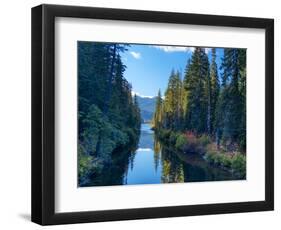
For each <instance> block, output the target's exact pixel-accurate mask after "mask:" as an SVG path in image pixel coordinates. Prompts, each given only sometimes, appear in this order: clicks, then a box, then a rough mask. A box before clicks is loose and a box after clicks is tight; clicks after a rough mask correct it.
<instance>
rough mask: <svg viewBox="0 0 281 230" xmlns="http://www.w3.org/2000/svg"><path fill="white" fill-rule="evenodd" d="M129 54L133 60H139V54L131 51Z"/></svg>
mask: <svg viewBox="0 0 281 230" xmlns="http://www.w3.org/2000/svg"><path fill="white" fill-rule="evenodd" d="M130 54H131V55H132V56H133V58H135V59H141V53H138V52H134V51H131V52H130Z"/></svg>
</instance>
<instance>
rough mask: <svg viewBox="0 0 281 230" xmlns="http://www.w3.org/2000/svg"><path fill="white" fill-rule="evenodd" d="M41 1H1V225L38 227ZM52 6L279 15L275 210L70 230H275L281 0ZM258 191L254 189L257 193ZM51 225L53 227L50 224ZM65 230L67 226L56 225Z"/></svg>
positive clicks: (280, 153) (280, 178) (279, 182)
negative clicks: (35, 112) (35, 111)
mask: <svg viewBox="0 0 281 230" xmlns="http://www.w3.org/2000/svg"><path fill="white" fill-rule="evenodd" d="M41 3H43V2H42V1H37V0H29V1H20V0H11V1H2V2H1V13H0V17H1V20H0V24H1V27H0V28H1V35H0V40H1V42H0V63H1V65H0V79H1V80H0V104H1V111H0V152H1V153H0V184H1V185H0V187H1V190H0V194H1V195H0V220H1V221H0V228H1V229H38V228H39V226H38V225H35V224H33V223H31V222H30V221H29V219H30V200H31V198H30V184H31V181H30V168H31V166H30V142H31V140H30V122H31V117H30V109H31V103H30V96H31V94H30V33H31V31H30V8H31V7H32V6H35V5H38V4H41ZM44 3H52V4H68V5H85V6H99V7H113V8H128V9H143V10H163V11H177V12H187V13H205V14H221V15H235V16H252V17H270V18H275V79H276V81H275V87H276V90H275V94H276V96H275V110H276V111H275V117H276V121H275V133H276V135H275V142H276V146H275V156H276V158H275V166H276V167H275V168H276V170H275V171H276V172H275V173H276V177H275V182H276V183H275V184H276V188H275V192H276V199H275V200H276V202H275V206H276V210H275V211H274V212H264V213H262V212H260V213H248V214H231V215H215V216H203V217H185V218H182V217H181V218H172V219H155V220H138V221H126V222H111V223H98V224H83V225H71V226H67V228H68V229H92V228H98V229H123V230H125V229H132V228H133V229H153V228H157V229H173V228H175V227H177V228H182V229H187V228H188V229H208V230H211V229H216V230H218V229H228V230H232V229H235V230H237V229H266V228H268V229H276V226H277V225H278V224H279V223H280V219H281V202H280V201H281V141H280V140H281V131H280V130H281V119H280V117H281V103H280V99H281V90H280V87H281V80H280V78H279V77H278V76H279V75H280V66H279V63H280V60H281V59H280V53H281V47H280V41H281V40H280V37H281V31H280V28H281V23H280V19H281V15H280V6H279V1H277V0H276V1H274V0H262V1H261V0H255V1H245V0H232V1H225V0H192V1H191V0H183V1H181V0H173V1H163V0H162V1H161V0H159V1H158V0H154V1H152V0H135V1H130V0H118V1H116V0H107V1H105V0H95V1H87V0H76V1H74V0H69V1H66V0H55V1H44ZM254 192H255V191H253V193H254ZM48 228H49V227H48ZM53 228H55V229H64V228H66V226H56V227H53Z"/></svg>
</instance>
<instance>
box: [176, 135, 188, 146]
mask: <svg viewBox="0 0 281 230" xmlns="http://www.w3.org/2000/svg"><path fill="white" fill-rule="evenodd" d="M187 143H188V142H187V139H186V136H185V135H184V134H179V135H178V136H177V140H176V149H178V150H183V149H184V148H185V146H186V145H187Z"/></svg>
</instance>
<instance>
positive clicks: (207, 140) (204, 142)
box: [198, 134, 211, 147]
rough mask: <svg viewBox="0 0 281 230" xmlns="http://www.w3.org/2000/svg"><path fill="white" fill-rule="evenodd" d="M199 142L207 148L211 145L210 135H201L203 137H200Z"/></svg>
mask: <svg viewBox="0 0 281 230" xmlns="http://www.w3.org/2000/svg"><path fill="white" fill-rule="evenodd" d="M198 141H199V144H200V145H202V146H204V147H206V146H207V145H208V144H210V143H211V138H210V137H209V136H208V135H206V134H203V135H201V137H199V139H198Z"/></svg>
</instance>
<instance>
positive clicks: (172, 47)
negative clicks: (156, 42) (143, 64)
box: [152, 46, 194, 53]
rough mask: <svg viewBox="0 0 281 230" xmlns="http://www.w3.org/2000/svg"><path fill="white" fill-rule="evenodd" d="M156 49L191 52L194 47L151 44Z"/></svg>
mask: <svg viewBox="0 0 281 230" xmlns="http://www.w3.org/2000/svg"><path fill="white" fill-rule="evenodd" d="M152 47H154V48H156V49H159V50H163V51H164V52H166V53H171V52H193V51H194V47H184V46H152Z"/></svg>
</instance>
